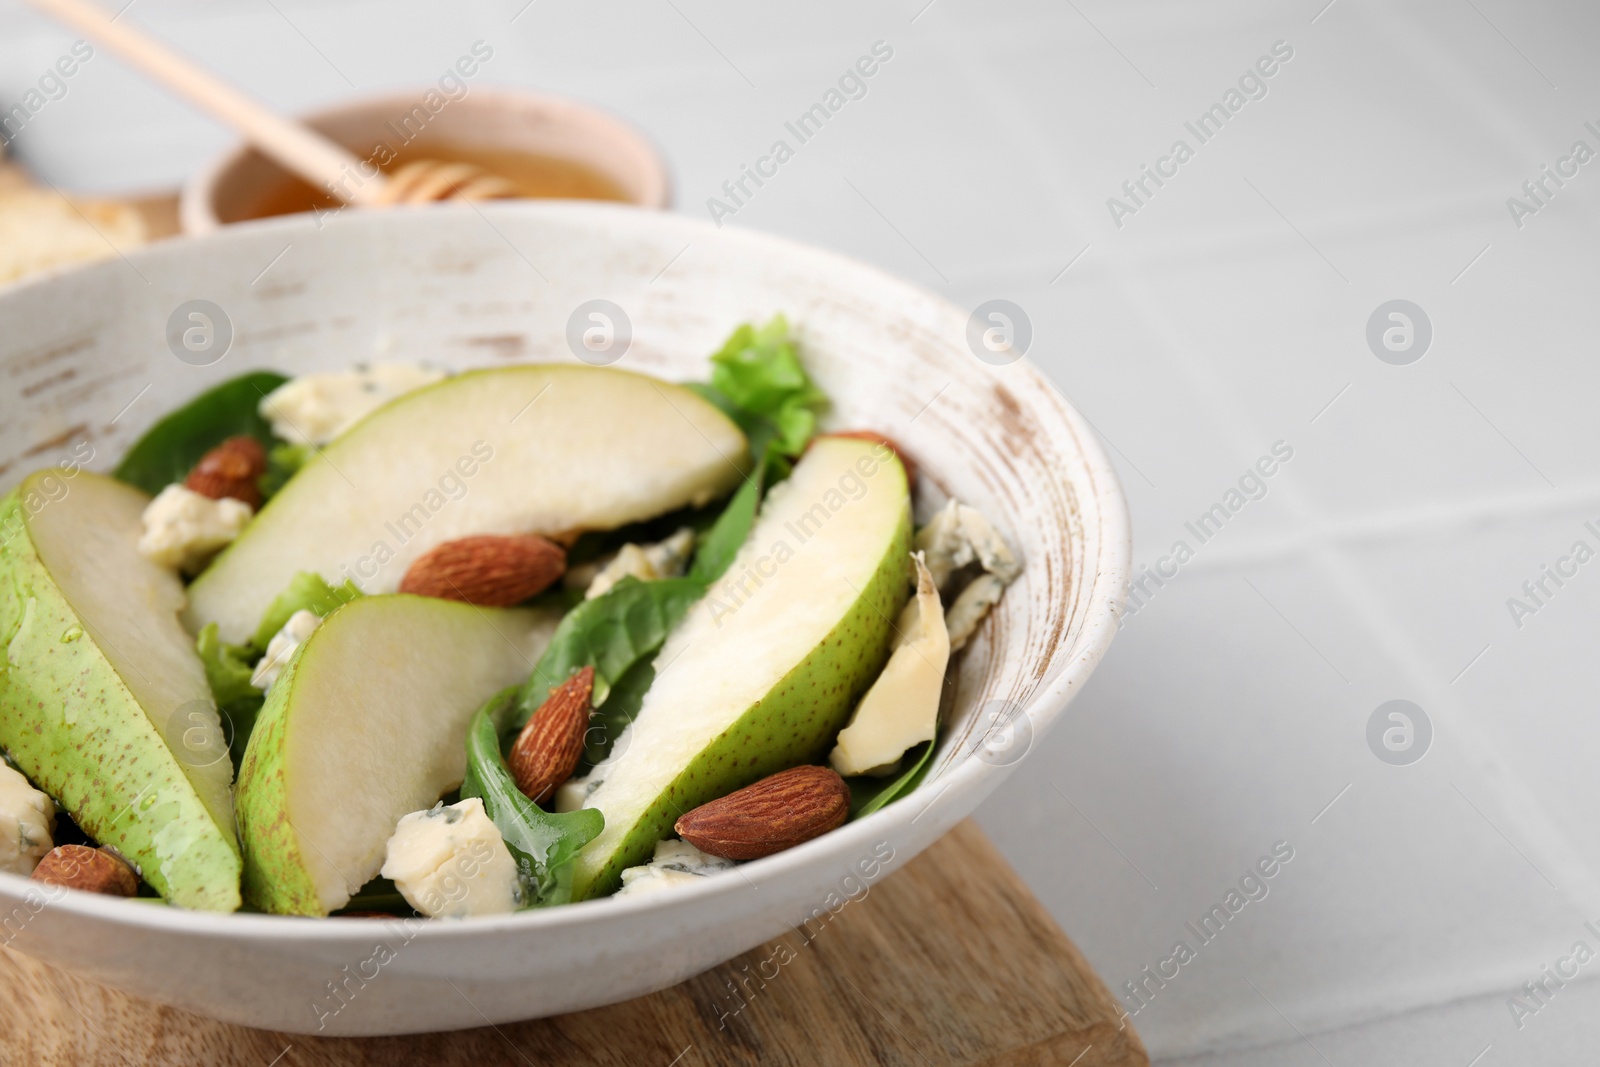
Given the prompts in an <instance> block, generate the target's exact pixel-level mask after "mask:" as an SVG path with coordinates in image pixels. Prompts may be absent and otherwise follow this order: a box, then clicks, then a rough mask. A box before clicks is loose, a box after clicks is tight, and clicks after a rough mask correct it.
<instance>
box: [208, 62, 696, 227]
mask: <svg viewBox="0 0 1600 1067" xmlns="http://www.w3.org/2000/svg"><path fill="white" fill-rule="evenodd" d="M426 88H427V87H424V89H416V90H411V91H408V92H393V93H385V94H383V95H381V96H372V97H363V98H361V99H357V100H346V101H342V102H340V103H338V104H335V105H333V106H331V107H325V108H319V109H318V110H316V111H311V112H308V113H307V114H305V115H302V116H301V117H300V120H301V121H302V122H304V123H305V124H306V125H307V126H310V127H311V128H312V129H314V130H316V131H317V132H319V133H321V134H323V135H324V136H326V137H328V138H330V139H332V140H333V141H335V142H337V143H338V144H341V145H343V146H344V147H345V148H348V149H349V150H350V151H352V152H354V153H355V154H356V156H357V157H358V158H361V159H374V160H376V161H377V162H379V163H382V162H383V161H384V159H385V157H384V156H382V155H378V154H375V153H376V152H377V146H379V145H382V146H384V147H385V148H386V149H389V150H391V151H398V150H400V149H401V148H402V147H405V146H407V145H409V146H410V147H409V148H407V151H412V152H422V153H423V154H426V150H427V147H428V146H429V145H430V144H440V143H446V144H451V145H456V146H466V147H487V148H493V149H501V150H511V151H520V152H528V153H531V154H533V155H539V156H551V157H554V158H557V159H565V160H571V161H572V162H575V163H581V164H583V165H584V166H586V167H588V168H589V169H590V170H592V171H595V172H597V173H599V174H601V175H604V176H605V177H606V178H609V179H610V180H611V183H612V184H613V185H615V186H616V187H617V189H618V190H619V191H620V192H621V193H622V194H623V195H624V196H625V197H626V198H627V201H628V203H630V204H637V205H638V206H640V207H651V208H664V207H667V206H669V205H670V204H671V202H672V182H671V179H670V178H669V177H668V174H667V164H666V161H665V160H664V159H663V158H662V156H661V153H660V152H659V151H657V149H656V147H655V145H653V144H651V142H650V140H649V139H648V138H647V137H645V135H644V134H642V133H640V132H639V131H638V130H637V129H635V128H634V127H633V126H631V125H629V124H628V123H626V122H624V121H623V120H622V119H619V118H617V117H616V116H615V115H612V114H610V113H609V112H606V111H603V110H601V109H599V108H597V107H593V106H591V105H589V104H584V103H580V102H578V101H576V100H569V99H567V98H566V97H562V96H554V95H552V94H549V93H533V92H528V91H526V90H522V89H506V88H496V87H492V86H486V85H485V86H475V85H472V84H470V83H467V84H466V87H465V91H466V95H465V96H462V97H460V98H459V99H455V100H450V99H447V98H445V97H442V96H440V95H438V94H437V93H435V94H434V95H433V96H432V100H433V102H434V103H435V104H439V109H438V110H437V111H436V112H431V113H430V112H429V111H428V110H427V109H426V108H425V107H423V106H422V103H421V102H422V100H423V99H424V97H425V92H426ZM440 101H443V102H442V104H440ZM284 177H285V173H284V171H283V169H282V168H280V167H279V166H278V164H276V163H274V162H273V161H271V160H269V159H268V158H267V157H266V156H264V155H262V154H261V153H260V152H259V151H257V150H256V149H255V148H253V147H251V146H250V145H247V144H240V145H236V146H235V147H233V148H231V149H229V150H228V151H227V152H225V153H223V155H222V156H220V157H219V158H217V159H216V160H214V161H212V162H211V163H209V164H207V165H206V166H204V167H202V168H201V169H200V170H198V171H196V172H195V173H194V174H193V176H191V177H190V178H189V180H188V181H186V182H185V183H184V185H183V192H182V194H181V196H180V197H179V201H178V219H179V222H180V223H181V224H182V226H183V231H184V232H185V233H189V234H196V235H198V234H205V233H211V232H212V231H213V230H216V229H217V228H218V227H220V226H224V225H229V224H232V223H236V222H242V221H246V220H248V219H249V218H250V217H251V216H250V212H251V211H252V210H253V209H254V206H255V205H257V204H259V203H260V201H261V197H262V196H263V195H264V194H265V193H266V192H267V191H269V190H270V189H272V188H274V187H276V186H277V185H278V184H279V183H280V182H281V181H283V180H284Z"/></svg>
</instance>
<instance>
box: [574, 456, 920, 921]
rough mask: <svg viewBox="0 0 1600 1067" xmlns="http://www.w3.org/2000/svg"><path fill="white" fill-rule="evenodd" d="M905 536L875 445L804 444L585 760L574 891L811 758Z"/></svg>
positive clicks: (898, 485)
mask: <svg viewBox="0 0 1600 1067" xmlns="http://www.w3.org/2000/svg"><path fill="white" fill-rule="evenodd" d="M910 536H911V513H910V494H909V491H908V489H907V484H906V475H905V468H904V467H902V466H901V464H900V461H899V460H898V459H897V458H896V457H895V455H894V452H893V451H892V450H891V449H889V448H888V447H887V446H885V445H882V444H877V443H874V442H869V441H861V440H856V439H851V438H844V437H824V438H819V439H818V440H817V442H816V443H815V444H813V445H812V446H811V448H810V450H809V451H807V452H806V454H805V456H804V457H803V458H802V459H801V460H800V462H799V463H798V464H796V466H795V469H794V473H793V474H792V475H791V476H790V478H789V480H788V481H787V482H784V483H782V484H780V485H778V486H777V487H775V488H774V489H773V490H772V492H771V494H770V495H769V496H768V498H767V501H766V503H765V505H764V506H763V508H762V511H761V514H760V516H759V517H758V518H757V520H756V524H755V527H754V529H752V530H751V532H750V536H749V538H747V539H746V541H745V544H744V546H743V547H742V548H741V549H740V550H739V554H738V555H737V556H736V557H735V559H734V561H733V565H732V566H730V567H729V568H728V571H727V573H726V574H725V575H724V576H723V577H722V578H721V579H720V580H719V581H718V582H717V584H716V585H714V586H712V588H711V589H710V591H709V592H708V593H707V594H706V596H705V597H704V598H703V599H701V600H700V601H699V602H698V603H697V604H695V606H694V607H693V608H691V609H690V610H689V613H688V614H687V615H686V616H685V617H684V620H683V622H682V623H680V624H679V626H678V628H677V629H676V630H675V631H673V634H672V636H671V637H669V638H668V639H667V643H666V645H665V646H664V647H663V648H662V650H661V653H660V655H659V656H658V657H657V660H656V663H657V665H658V671H659V674H658V676H657V678H656V680H655V683H654V684H653V685H652V686H651V688H650V690H649V692H647V693H646V694H645V698H644V703H643V705H642V706H641V707H640V709H639V713H638V715H637V717H635V719H634V720H633V723H632V724H631V725H630V726H629V727H628V729H627V731H626V732H625V733H624V734H623V735H622V736H621V737H620V738H618V739H617V743H616V746H615V751H614V752H613V754H612V755H611V756H610V757H608V758H607V759H606V760H604V761H602V762H601V763H600V764H599V765H598V766H597V767H596V768H595V770H594V773H593V775H592V776H591V779H590V782H591V785H593V783H596V782H597V783H599V784H598V785H594V786H593V788H592V790H591V791H590V792H589V794H588V796H587V798H586V799H585V801H584V806H585V807H592V808H599V809H600V811H601V812H602V813H603V814H604V815H605V819H606V825H605V829H604V831H602V832H601V834H600V836H599V837H597V838H595V839H594V840H593V841H591V842H589V844H588V845H586V846H584V848H583V850H582V851H581V852H579V853H578V856H577V859H576V860H575V862H574V870H573V884H572V895H573V899H574V900H583V899H586V898H589V897H595V896H602V895H604V894H606V893H610V892H612V891H613V890H615V889H616V888H617V886H618V885H619V884H621V879H622V872H623V870H625V869H626V868H629V867H634V866H637V865H639V864H642V863H647V862H649V859H650V856H651V854H652V852H653V851H654V849H655V846H656V842H657V841H660V840H662V839H663V838H666V837H668V836H670V835H671V833H672V824H673V822H674V821H675V820H676V819H677V818H678V816H680V815H682V814H683V813H684V812H686V811H688V810H690V809H691V808H695V807H698V806H699V805H701V804H704V803H706V802H707V801H710V800H714V799H716V798H718V797H721V796H726V795H727V794H729V793H731V792H733V791H734V790H736V789H741V788H743V787H744V786H746V785H749V784H750V783H752V782H754V781H756V780H758V779H760V778H764V777H766V776H767V775H769V774H772V773H774V772H776V771H780V770H783V769H785V768H787V767H792V766H795V765H796V764H800V763H807V762H816V761H819V760H820V759H821V757H822V756H824V755H826V754H827V751H828V747H829V745H830V743H831V742H832V741H833V738H834V735H835V734H836V733H838V731H839V728H840V727H841V726H843V725H844V723H845V719H846V718H848V716H849V715H850V709H851V708H853V707H854V706H855V703H856V700H857V699H858V698H859V697H860V696H861V693H862V691H863V690H864V689H866V688H867V686H868V684H869V683H870V682H871V681H872V679H873V678H875V677H876V676H877V674H878V671H879V669H880V668H882V667H883V664H884V660H885V658H886V657H887V656H888V654H889V642H890V638H891V636H892V628H891V626H890V622H891V620H892V619H894V617H895V615H896V614H897V613H898V612H899V611H900V607H901V605H902V604H903V603H904V602H905V599H906V596H907V593H908V590H909V585H910V583H909V580H908V579H909V559H910V557H909V551H910Z"/></svg>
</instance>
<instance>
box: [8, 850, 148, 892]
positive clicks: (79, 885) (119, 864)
mask: <svg viewBox="0 0 1600 1067" xmlns="http://www.w3.org/2000/svg"><path fill="white" fill-rule="evenodd" d="M33 880H34V881H35V882H43V883H44V884H46V885H60V886H66V887H67V888H68V889H82V890H84V891H85V892H88V893H104V894H106V895H107V896H113V897H131V896H133V895H134V894H135V893H137V892H138V891H139V876H138V875H136V874H134V873H133V868H132V867H130V866H128V863H127V861H126V860H124V859H122V858H121V857H120V856H116V855H113V854H112V853H110V852H108V851H106V850H105V849H102V848H90V847H89V846H88V845H57V846H56V847H55V848H53V849H51V850H50V851H49V852H47V853H45V857H44V859H42V860H40V861H39V866H37V867H35V868H34V869H33Z"/></svg>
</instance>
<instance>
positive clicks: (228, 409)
mask: <svg viewBox="0 0 1600 1067" xmlns="http://www.w3.org/2000/svg"><path fill="white" fill-rule="evenodd" d="M288 380H289V379H288V378H286V377H284V376H283V375H281V374H278V373H277V372H275V371H251V372H250V373H249V374H241V375H239V376H238V377H237V378H230V379H229V380H228V381H225V382H223V383H222V384H221V385H219V386H216V387H215V388H213V389H210V390H207V391H206V392H204V393H201V394H200V395H199V396H197V397H195V398H194V399H193V400H191V401H189V402H188V403H187V404H185V405H184V406H183V407H181V408H178V409H177V410H176V411H173V412H170V413H168V414H167V416H166V417H165V418H163V419H162V420H161V421H160V422H158V423H156V424H155V425H154V426H152V427H150V429H148V430H146V431H145V433H144V436H143V437H141V438H139V440H138V441H136V442H135V443H134V446H133V447H132V448H130V449H129V450H128V452H127V455H125V456H123V457H122V462H121V463H119V464H118V465H117V469H116V471H114V472H113V474H114V476H115V477H116V478H117V479H118V480H120V481H124V482H127V483H128V484H129V485H134V486H138V487H139V488H140V489H143V490H144V491H145V492H147V493H149V494H150V495H151V496H154V495H155V494H157V493H159V492H161V490H163V489H165V488H166V487H167V486H169V485H171V484H172V483H173V482H181V481H183V480H184V478H186V477H188V475H189V472H190V471H191V470H193V469H194V465H195V464H196V463H199V462H200V457H201V456H204V455H205V454H206V453H207V452H209V451H211V449H213V448H215V447H216V446H217V445H219V444H221V443H222V442H223V441H225V440H227V439H228V438H230V437H236V436H239V435H245V436H248V437H254V438H255V439H256V440H257V441H260V442H261V444H262V445H263V446H264V447H266V448H269V449H270V448H271V447H272V446H273V445H274V444H275V443H276V441H277V439H276V438H275V437H273V436H272V426H271V424H270V423H268V422H267V420H266V419H263V418H262V417H261V416H260V414H259V413H258V412H257V411H256V407H257V405H258V404H260V403H261V398H262V397H264V396H266V395H267V394H268V393H270V392H272V391H273V390H274V389H276V388H277V387H278V386H280V385H282V384H283V383H284V382H286V381H288Z"/></svg>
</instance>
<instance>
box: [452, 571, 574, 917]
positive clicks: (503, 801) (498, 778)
mask: <svg viewBox="0 0 1600 1067" xmlns="http://www.w3.org/2000/svg"><path fill="white" fill-rule="evenodd" d="M597 599H598V598H597ZM516 709H517V689H516V687H515V686H513V687H512V688H510V689H505V690H502V691H501V692H499V693H496V694H495V695H494V696H493V697H491V698H490V700H489V702H488V703H487V704H485V705H484V706H483V707H481V708H479V709H478V711H477V713H476V714H474V715H473V717H472V725H471V726H469V727H468V728H467V776H466V780H465V781H463V782H462V783H461V796H462V798H463V799H466V798H469V797H480V798H482V800H483V810H484V811H485V812H486V813H487V814H488V816H489V819H490V821H492V822H493V823H494V824H495V827H496V828H497V829H499V831H500V835H501V836H502V837H504V838H505V842H506V847H507V848H508V849H510V850H511V855H512V857H513V858H514V859H515V860H516V861H517V867H518V869H519V870H520V871H521V872H522V879H523V885H524V889H525V891H526V893H525V899H526V902H527V906H528V907H547V906H549V905H552V904H565V903H567V902H568V901H570V900H571V899H572V858H573V857H574V856H576V855H577V854H578V850H579V849H580V848H582V847H583V846H584V845H587V844H588V843H589V842H590V841H593V840H594V839H595V838H596V837H598V836H599V835H600V831H601V830H602V829H604V828H605V816H603V815H601V814H600V812H599V811H598V810H596V809H595V808H583V809H580V810H578V811H569V812H565V813H563V814H554V813H551V812H547V811H545V810H544V809H543V808H541V807H539V805H537V804H535V803H534V802H533V801H531V800H529V799H528V798H527V797H526V796H524V795H523V794H522V791H521V790H520V789H518V788H517V783H516V782H515V781H514V780H513V779H512V777H511V772H510V771H509V770H507V769H506V761H505V758H504V757H502V756H501V755H500V733H501V730H502V729H504V728H505V727H506V725H507V720H508V719H509V718H510V717H511V715H512V713H513V712H515V711H516Z"/></svg>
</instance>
